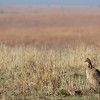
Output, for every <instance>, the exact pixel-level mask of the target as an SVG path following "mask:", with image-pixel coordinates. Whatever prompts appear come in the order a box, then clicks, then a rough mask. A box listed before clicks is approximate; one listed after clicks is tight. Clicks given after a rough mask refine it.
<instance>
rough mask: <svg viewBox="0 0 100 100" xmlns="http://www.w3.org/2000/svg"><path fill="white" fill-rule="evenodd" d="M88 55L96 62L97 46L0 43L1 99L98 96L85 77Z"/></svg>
mask: <svg viewBox="0 0 100 100" xmlns="http://www.w3.org/2000/svg"><path fill="white" fill-rule="evenodd" d="M87 57H89V58H90V59H92V61H93V63H94V64H95V65H96V66H99V65H100V47H96V46H86V45H85V44H84V43H82V44H75V45H74V46H73V45H69V46H67V47H65V48H60V47H47V46H41V47H38V46H14V47H11V46H7V45H4V44H0V99H1V100H58V99H61V100H63V99H66V100H75V99H76V100H77V99H80V100H81V99H82V100H89V99H91V100H97V99H98V100H99V97H98V95H97V94H94V93H92V92H91V91H90V90H89V84H88V82H87V80H86V77H85V68H86V65H85V62H84V60H85V59H86V58H87ZM97 68H99V69H100V67H97ZM91 93H92V94H91Z"/></svg>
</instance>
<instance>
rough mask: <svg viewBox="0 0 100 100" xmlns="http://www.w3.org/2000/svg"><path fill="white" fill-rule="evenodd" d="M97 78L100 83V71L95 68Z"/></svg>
mask: <svg viewBox="0 0 100 100" xmlns="http://www.w3.org/2000/svg"><path fill="white" fill-rule="evenodd" d="M93 76H94V77H95V78H96V80H97V81H98V82H99V84H100V71H99V70H98V69H96V70H95V72H94V75H93Z"/></svg>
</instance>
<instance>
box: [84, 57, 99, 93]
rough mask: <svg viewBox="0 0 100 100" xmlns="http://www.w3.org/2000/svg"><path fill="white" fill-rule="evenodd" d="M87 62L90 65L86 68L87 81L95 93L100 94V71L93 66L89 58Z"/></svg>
mask: <svg viewBox="0 0 100 100" xmlns="http://www.w3.org/2000/svg"><path fill="white" fill-rule="evenodd" d="M85 62H87V63H88V66H87V67H86V77H87V80H88V82H89V83H90V84H91V88H92V89H93V90H95V92H100V71H99V70H98V69H96V68H95V67H94V66H93V64H92V62H91V60H90V59H89V58H87V59H86V60H85Z"/></svg>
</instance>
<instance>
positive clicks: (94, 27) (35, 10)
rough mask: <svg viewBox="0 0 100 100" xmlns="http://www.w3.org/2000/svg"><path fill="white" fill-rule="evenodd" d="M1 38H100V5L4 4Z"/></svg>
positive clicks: (61, 41) (14, 40)
mask: <svg viewBox="0 0 100 100" xmlns="http://www.w3.org/2000/svg"><path fill="white" fill-rule="evenodd" d="M0 40H1V41H2V42H4V43H8V44H15V43H19V44H21V43H24V44H33V43H35V44H41V43H44V44H66V43H71V42H75V41H83V42H86V43H92V44H93V43H95V44H97V45H99V42H100V8H99V7H98V8H89V7H87V8H80V7H0Z"/></svg>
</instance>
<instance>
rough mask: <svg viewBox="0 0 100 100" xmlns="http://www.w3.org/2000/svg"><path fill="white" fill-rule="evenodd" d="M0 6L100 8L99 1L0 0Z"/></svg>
mask: <svg viewBox="0 0 100 100" xmlns="http://www.w3.org/2000/svg"><path fill="white" fill-rule="evenodd" d="M0 5H1V6H3V5H4V6H5V5H57V6H100V0H0Z"/></svg>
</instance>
